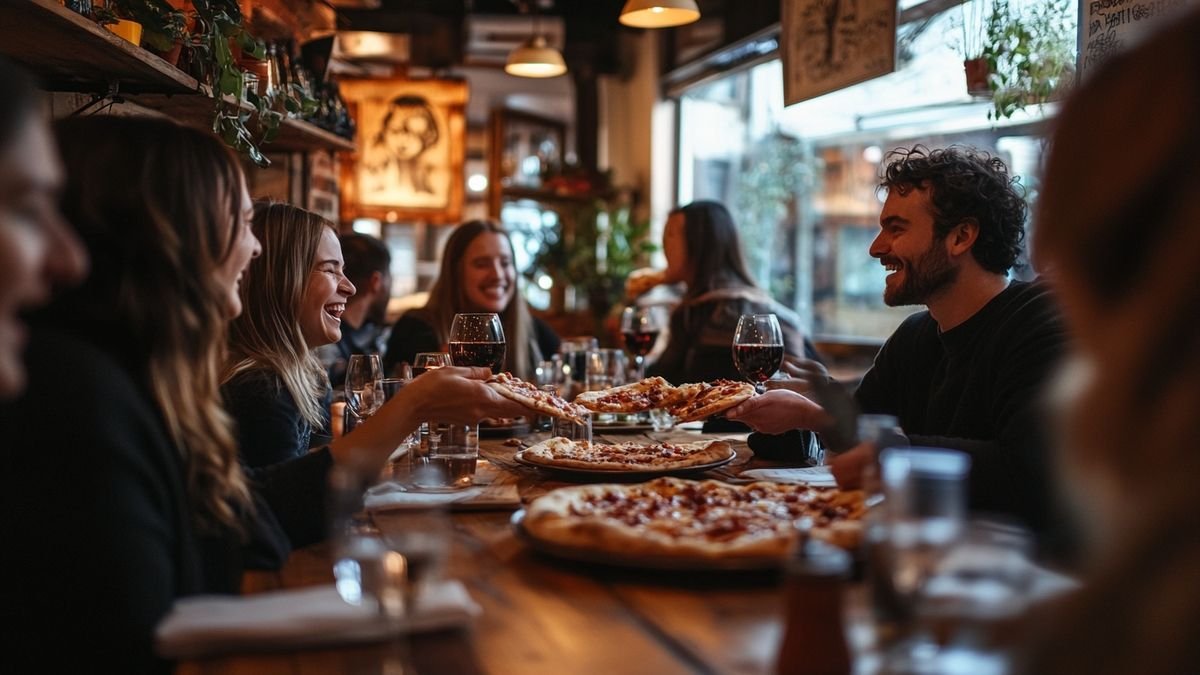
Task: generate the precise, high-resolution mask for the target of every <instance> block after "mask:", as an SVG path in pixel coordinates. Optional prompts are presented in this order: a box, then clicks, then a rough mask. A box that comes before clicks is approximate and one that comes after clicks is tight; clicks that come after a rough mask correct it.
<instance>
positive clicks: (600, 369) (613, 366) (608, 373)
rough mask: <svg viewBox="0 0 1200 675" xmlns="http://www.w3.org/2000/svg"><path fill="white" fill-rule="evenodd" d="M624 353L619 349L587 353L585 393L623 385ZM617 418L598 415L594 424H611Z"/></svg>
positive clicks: (609, 415)
mask: <svg viewBox="0 0 1200 675" xmlns="http://www.w3.org/2000/svg"><path fill="white" fill-rule="evenodd" d="M625 367H626V362H625V352H623V351H621V350H620V349H596V350H593V351H590V352H588V353H587V363H586V374H585V376H584V388H585V390H586V391H600V390H602V389H609V388H612V387H616V386H620V385H622V384H625ZM616 418H617V416H616V415H615V414H613V413H600V414H599V415H597V416H596V422H598V423H601V424H611V423H612V422H613V421H615V420H616Z"/></svg>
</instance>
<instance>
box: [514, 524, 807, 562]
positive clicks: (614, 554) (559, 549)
mask: <svg viewBox="0 0 1200 675" xmlns="http://www.w3.org/2000/svg"><path fill="white" fill-rule="evenodd" d="M524 520H525V509H520V510H519V511H517V512H516V513H514V514H513V515H512V518H511V519H510V520H509V522H510V524H511V525H512V528H513V532H514V533H515V534H516V536H517V539H519V540H521V541H522V542H524V543H525V544H526V545H527V546H529V547H530V548H532V549H533V550H535V551H537V552H538V553H543V554H545V555H548V556H551V557H554V558H560V559H563V560H570V561H574V562H583V563H589V564H593V565H603V566H605V567H620V568H625V569H638V570H655V571H663V572H764V571H774V570H778V569H779V568H781V567H782V566H783V563H784V557H783V556H742V557H734V558H700V557H694V556H693V557H685V556H659V555H646V554H638V555H634V554H629V553H623V552H621V551H600V550H597V549H591V548H584V547H577V546H565V545H563V544H558V543H555V542H552V541H546V540H544V539H539V538H538V537H535V536H534V535H533V534H532V533H530V532H529V530H527V529H525V526H524Z"/></svg>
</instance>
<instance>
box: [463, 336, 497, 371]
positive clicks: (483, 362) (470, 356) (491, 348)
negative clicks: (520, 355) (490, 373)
mask: <svg viewBox="0 0 1200 675" xmlns="http://www.w3.org/2000/svg"><path fill="white" fill-rule="evenodd" d="M450 361H451V362H453V363H454V365H456V366H479V367H482V368H491V369H492V370H495V369H496V368H498V367H500V364H501V363H504V343H503V342H451V343H450Z"/></svg>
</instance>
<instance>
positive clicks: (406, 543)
mask: <svg viewBox="0 0 1200 675" xmlns="http://www.w3.org/2000/svg"><path fill="white" fill-rule="evenodd" d="M446 509H447V507H446V506H445V505H437V506H429V507H423V508H413V509H401V510H393V511H390V512H389V513H388V514H387V519H386V520H381V521H380V523H381V525H382V526H383V529H384V532H383V535H382V538H383V543H384V546H385V547H386V548H387V550H388V551H389V552H391V553H393V554H396V555H399V556H401V557H402V559H403V562H404V571H405V577H404V581H405V584H404V600H405V606H406V607H407V608H409V609H410V610H411V608H412V607H413V605H414V602H415V600H416V598H418V597H420V595H421V591H422V590H423V589H424V588H426V587H427V586H429V585H430V584H432V583H434V582H436V581H438V580H439V579H440V578H441V576H442V573H443V571H444V569H445V564H446V559H447V557H448V555H449V552H450V533H451V531H452V528H451V525H450V515H449V513H447V510H446Z"/></svg>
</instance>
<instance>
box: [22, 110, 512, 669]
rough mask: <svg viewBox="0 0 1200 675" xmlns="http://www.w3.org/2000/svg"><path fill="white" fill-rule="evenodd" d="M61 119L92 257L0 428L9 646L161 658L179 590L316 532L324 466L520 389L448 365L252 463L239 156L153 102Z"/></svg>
mask: <svg viewBox="0 0 1200 675" xmlns="http://www.w3.org/2000/svg"><path fill="white" fill-rule="evenodd" d="M57 131H58V141H59V147H60V148H62V151H63V165H64V167H65V169H66V176H67V181H66V184H65V187H64V189H63V200H62V205H63V212H64V215H65V216H66V217H67V219H68V221H69V222H70V223H71V224H72V225H73V226H74V228H75V229H76V231H77V232H78V234H79V236H80V238H81V239H82V240H83V242H84V245H85V247H86V249H87V251H88V254H89V256H90V258H91V262H92V272H91V274H90V276H89V277H88V279H87V281H86V282H85V283H84V284H82V285H81V286H79V287H78V288H76V289H73V290H71V291H68V292H64V293H62V294H60V295H59V296H58V297H57V298H55V299H54V300H53V301H52V302H51V304H50V305H49V306H48V307H47V308H46V309H45V310H43V311H41V312H39V315H38V316H37V317H36V319H35V320H34V321H32V322H31V323H32V325H33V327H34V328H33V338H32V339H31V342H30V344H31V345H33V346H34V347H35V348H33V349H30V351H29V353H28V355H27V363H28V367H29V373H30V378H29V387H28V391H27V393H26V395H25V396H23V397H22V398H20V399H18V400H17V401H16V402H15V403H13V404H12V405H9V406H5V407H4V409H3V411H2V414H0V424H3V425H4V428H5V433H6V435H7V438H6V444H5V448H13V449H14V450H17V451H19V452H14V453H11V455H12V456H11V457H6V459H8V460H10V461H9V462H8V464H7V465H6V467H5V477H6V482H7V483H8V484H7V485H6V486H5V490H4V500H5V501H4V507H5V508H4V509H3V518H4V519H5V523H4V532H5V534H6V536H7V537H8V539H9V541H10V542H12V545H11V546H9V547H8V548H7V549H6V552H5V557H6V562H7V563H8V564H9V565H10V566H12V568H13V569H17V570H20V574H21V581H20V583H19V584H14V585H10V586H12V587H13V588H14V590H13V593H12V595H13V596H15V597H13V598H12V599H11V602H7V603H6V607H9V608H11V609H15V610H17V611H19V612H20V615H19V616H18V617H15V618H14V620H12V621H9V622H7V623H6V626H7V629H6V631H5V638H6V639H11V640H12V644H11V645H7V646H6V648H5V657H6V658H8V659H10V660H13V661H17V662H20V663H36V664H37V666H36V669H37V670H67V669H68V665H71V666H74V667H75V669H77V670H81V671H82V670H84V669H88V670H91V669H97V668H103V669H106V670H112V671H114V672H147V671H159V672H167V671H169V670H170V669H171V664H169V663H166V662H164V661H162V660H160V659H158V658H157V657H156V656H155V654H154V651H153V644H154V641H153V636H154V629H155V626H156V625H157V624H158V622H159V621H160V620H161V619H162V618H163V617H164V616H165V615H166V614H167V612H168V611H169V610H170V608H171V605H172V603H173V602H174V601H175V599H176V598H180V597H183V596H187V595H193V594H197V593H237V592H238V590H239V588H240V584H241V577H242V571H243V569H244V568H245V567H246V566H247V564H255V565H260V566H267V565H275V566H278V565H279V564H282V562H283V560H285V559H286V556H287V555H288V552H289V547H293V546H302V545H305V544H307V543H309V542H312V541H316V540H318V539H320V538H322V537H324V535H325V532H326V516H325V511H324V504H323V502H324V500H323V499H322V496H323V495H324V493H325V487H326V484H327V479H328V473H329V471H330V469H331V468H332V467H333V466H335V465H343V466H348V467H352V468H355V469H357V470H359V471H361V472H362V473H363V475H370V474H372V472H378V470H379V469H380V468H381V467H382V466H383V464H384V462H385V461H386V458H387V457H388V455H389V454H390V453H391V452H392V450H394V449H395V447H396V446H397V445H398V444H399V443H400V441H401V440H402V439H403V438H404V437H405V436H407V435H408V434H409V433H411V432H412V431H413V429H415V428H416V423H417V420H418V419H423V418H426V417H435V418H441V416H445V418H446V419H457V420H461V421H463V422H467V421H473V420H474V419H478V418H479V417H483V416H486V415H489V414H497V411H503V412H500V413H499V414H504V413H505V412H508V411H509V410H510V409H511V404H509V403H508V402H507V401H504V400H502V399H500V397H499V396H498V395H496V394H495V393H494V392H492V390H491V389H489V388H488V387H487V386H486V385H484V384H483V382H482V381H481V380H480V379H479V378H483V377H485V376H486V375H487V373H486V371H482V370H472V369H452V368H447V369H442V370H441V371H439V372H438V373H437V374H436V375H435V376H432V377H428V378H421V379H422V382H419V383H414V384H413V385H411V386H409V387H406V388H405V390H404V392H402V394H401V395H398V396H397V397H396V398H395V399H393V401H392V402H390V403H389V404H388V405H385V406H384V408H383V409H382V410H381V413H380V414H378V415H376V417H375V418H372V419H371V420H368V421H367V422H366V423H364V424H363V425H362V426H361V427H360V428H359V430H358V431H357V432H356V435H357V436H358V437H357V438H356V439H355V444H354V446H353V448H352V447H350V446H348V445H347V444H345V443H339V442H338V441H334V442H333V443H331V444H330V445H329V446H327V447H326V448H324V449H322V450H320V451H316V452H312V453H309V454H308V455H306V456H304V457H303V458H300V459H297V460H292V461H289V462H284V463H281V464H277V465H274V466H272V467H270V468H269V469H267V470H262V471H256V472H247V471H246V470H244V469H243V467H242V465H241V464H240V463H239V461H238V456H237V447H236V444H235V441H234V432H233V430H232V428H231V424H230V420H229V417H228V415H227V414H226V412H225V410H224V408H223V407H222V404H221V397H220V393H219V373H220V369H221V368H222V366H223V364H224V362H225V358H224V351H225V348H226V335H227V332H228V322H229V320H231V319H232V318H234V317H236V316H237V315H238V314H239V313H240V312H241V311H242V301H241V297H240V295H239V293H238V286H239V284H240V280H241V278H242V275H243V273H244V272H245V269H246V266H247V265H248V264H249V262H250V260H251V259H252V258H253V257H254V256H255V255H257V254H258V252H259V243H258V241H257V240H256V239H255V237H254V235H253V233H252V232H251V231H250V226H249V221H250V216H251V203H250V198H249V195H248V194H247V190H246V184H245V179H244V177H243V175H242V170H241V167H240V164H239V162H238V160H237V158H236V157H235V156H234V155H233V153H232V151H230V150H229V148H227V147H226V146H225V145H224V144H223V143H222V142H221V141H220V140H219V139H218V138H217V137H216V136H214V135H212V134H211V133H209V132H206V131H201V130H197V129H191V128H187V127H183V126H179V125H177V124H175V123H172V122H170V121H167V120H163V119H152V118H135V117H110V116H92V117H86V118H73V119H70V120H65V121H62V122H60V123H59V125H58V127H57ZM517 409H518V410H521V409H520V408H519V406H518V407H517ZM64 639H65V640H67V641H68V642H69V644H68V645H67V646H66V647H64V642H63V641H64ZM82 661H86V664H87V665H86V666H82V665H81V664H80V663H78V662H82ZM16 672H21V669H18V671H16Z"/></svg>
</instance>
